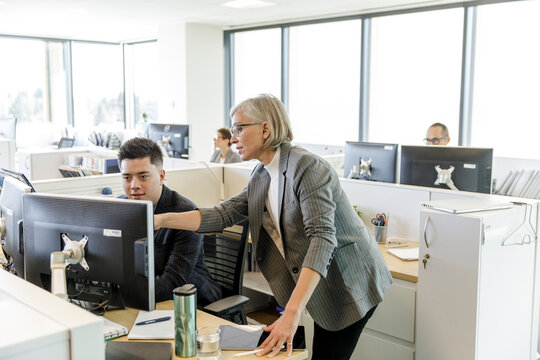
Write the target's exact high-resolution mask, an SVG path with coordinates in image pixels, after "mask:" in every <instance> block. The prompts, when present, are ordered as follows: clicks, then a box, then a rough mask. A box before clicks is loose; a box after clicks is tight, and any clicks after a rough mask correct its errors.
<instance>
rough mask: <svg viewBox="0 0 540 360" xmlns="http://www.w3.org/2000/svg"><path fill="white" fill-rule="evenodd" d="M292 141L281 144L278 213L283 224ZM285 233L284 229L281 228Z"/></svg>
mask: <svg viewBox="0 0 540 360" xmlns="http://www.w3.org/2000/svg"><path fill="white" fill-rule="evenodd" d="M290 150H291V144H290V143H283V144H281V150H280V151H281V154H280V155H279V191H278V214H279V219H280V221H279V222H280V226H281V210H282V209H283V197H284V196H285V181H286V180H287V166H288V164H289V152H290ZM281 233H282V234H283V229H281Z"/></svg>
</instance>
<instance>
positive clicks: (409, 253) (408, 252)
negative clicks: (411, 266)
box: [387, 248, 419, 261]
mask: <svg viewBox="0 0 540 360" xmlns="http://www.w3.org/2000/svg"><path fill="white" fill-rule="evenodd" d="M387 251H388V252H389V253H390V254H392V255H394V256H397V257H398V258H400V259H401V260H405V261H412V260H418V254H419V250H418V248H407V249H388V250H387Z"/></svg>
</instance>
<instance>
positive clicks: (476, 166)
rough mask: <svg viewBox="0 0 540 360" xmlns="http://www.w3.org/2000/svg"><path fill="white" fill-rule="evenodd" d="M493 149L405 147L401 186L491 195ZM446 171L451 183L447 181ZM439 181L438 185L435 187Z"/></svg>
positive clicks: (402, 151) (402, 153) (403, 149)
mask: <svg viewBox="0 0 540 360" xmlns="http://www.w3.org/2000/svg"><path fill="white" fill-rule="evenodd" d="M492 163H493V149H489V148H471V147H451V146H405V145H404V146H402V147H401V173H400V181H399V182H400V184H407V185H418V186H428V187H435V188H441V189H451V188H452V186H453V187H455V188H454V189H453V190H461V191H473V192H480V193H486V194H489V193H490V192H491V172H492ZM444 172H446V175H447V177H449V179H447V180H448V181H446V182H445V181H444V179H445V176H444V175H445V174H443V173H444ZM436 182H437V184H436Z"/></svg>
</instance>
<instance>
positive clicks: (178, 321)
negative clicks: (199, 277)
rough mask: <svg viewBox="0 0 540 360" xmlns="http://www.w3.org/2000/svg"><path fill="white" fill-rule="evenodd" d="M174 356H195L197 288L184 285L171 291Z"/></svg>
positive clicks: (191, 285)
mask: <svg viewBox="0 0 540 360" xmlns="http://www.w3.org/2000/svg"><path fill="white" fill-rule="evenodd" d="M173 299H174V326H175V332H174V349H175V353H176V356H180V357H192V356H195V353H196V349H197V342H196V336H197V326H196V320H197V288H196V287H195V285H193V284H186V285H184V286H181V287H177V288H176V289H174V290H173Z"/></svg>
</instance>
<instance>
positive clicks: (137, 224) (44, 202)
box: [23, 193, 155, 310]
mask: <svg viewBox="0 0 540 360" xmlns="http://www.w3.org/2000/svg"><path fill="white" fill-rule="evenodd" d="M23 209H24V245H25V269H26V270H25V273H26V280H28V281H30V282H32V283H34V284H36V285H38V286H41V287H43V288H45V289H47V290H49V289H50V286H51V281H50V277H51V276H50V275H51V269H50V267H51V260H50V259H51V253H52V252H55V251H62V250H64V249H65V247H66V244H65V243H66V241H65V238H66V237H67V238H69V239H70V240H71V241H77V242H79V241H81V240H83V239H87V241H86V244H85V245H84V252H85V255H84V259H85V261H86V263H87V265H88V269H85V267H84V264H82V262H81V263H79V264H71V265H69V266H68V267H67V268H66V278H67V292H68V296H69V298H71V299H75V300H85V301H91V302H94V303H109V304H111V305H116V306H127V307H131V308H136V309H143V310H153V309H154V308H155V292H154V291H155V289H154V229H153V206H152V203H151V202H150V201H134V200H124V199H115V198H112V199H111V198H104V197H89V196H73V195H55V194H39V193H33V194H26V195H25V196H24V198H23Z"/></svg>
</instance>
